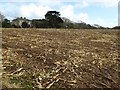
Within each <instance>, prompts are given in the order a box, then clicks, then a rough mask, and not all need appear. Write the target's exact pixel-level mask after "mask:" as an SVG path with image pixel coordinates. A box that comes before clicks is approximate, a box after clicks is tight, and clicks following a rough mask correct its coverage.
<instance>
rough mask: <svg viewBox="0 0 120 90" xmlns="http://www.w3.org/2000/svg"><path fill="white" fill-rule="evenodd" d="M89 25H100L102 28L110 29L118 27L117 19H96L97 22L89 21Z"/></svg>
mask: <svg viewBox="0 0 120 90" xmlns="http://www.w3.org/2000/svg"><path fill="white" fill-rule="evenodd" d="M88 23H89V24H91V25H93V24H98V25H100V26H103V27H110V28H111V27H114V26H117V25H118V24H117V19H115V20H112V21H110V20H106V19H103V18H100V17H98V18H96V19H95V20H91V19H89V20H88Z"/></svg>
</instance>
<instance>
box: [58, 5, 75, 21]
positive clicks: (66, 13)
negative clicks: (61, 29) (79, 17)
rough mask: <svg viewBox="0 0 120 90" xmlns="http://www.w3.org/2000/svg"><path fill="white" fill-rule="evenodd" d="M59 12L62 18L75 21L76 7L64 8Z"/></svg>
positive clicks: (67, 6)
mask: <svg viewBox="0 0 120 90" xmlns="http://www.w3.org/2000/svg"><path fill="white" fill-rule="evenodd" d="M59 11H60V13H61V16H62V17H67V18H69V19H71V20H74V19H75V13H74V7H73V6H72V5H66V6H62V7H60V9H59Z"/></svg>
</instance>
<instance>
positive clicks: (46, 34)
mask: <svg viewBox="0 0 120 90" xmlns="http://www.w3.org/2000/svg"><path fill="white" fill-rule="evenodd" d="M118 35H119V33H118V30H84V29H83V30H62V29H61V30H58V29H57V30H55V29H53V30H52V29H46V30H45V29H3V30H2V60H3V61H2V62H3V68H4V72H3V88H21V87H23V88H28V89H29V88H120V75H119V74H120V67H119V63H120V59H119V58H118V47H119V46H118V43H119V42H120V41H119V39H118Z"/></svg>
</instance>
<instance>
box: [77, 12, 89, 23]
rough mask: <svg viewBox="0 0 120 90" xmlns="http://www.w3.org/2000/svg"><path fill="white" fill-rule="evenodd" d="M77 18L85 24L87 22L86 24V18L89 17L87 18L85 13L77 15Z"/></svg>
mask: <svg viewBox="0 0 120 90" xmlns="http://www.w3.org/2000/svg"><path fill="white" fill-rule="evenodd" d="M79 18H80V20H81V21H83V22H86V23H87V22H88V18H89V16H88V14H87V13H80V14H79Z"/></svg>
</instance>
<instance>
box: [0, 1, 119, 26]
mask: <svg viewBox="0 0 120 90" xmlns="http://www.w3.org/2000/svg"><path fill="white" fill-rule="evenodd" d="M118 1H119V0H20V1H18V0H3V1H0V11H1V12H2V14H4V15H5V17H6V18H8V19H13V18H16V17H20V16H23V17H26V18H28V19H32V18H44V15H45V13H46V12H47V11H49V10H56V11H59V12H60V14H61V17H67V18H69V19H70V20H72V21H76V22H79V21H83V22H85V23H88V24H91V25H93V24H99V25H101V26H105V27H113V26H117V25H118Z"/></svg>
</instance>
